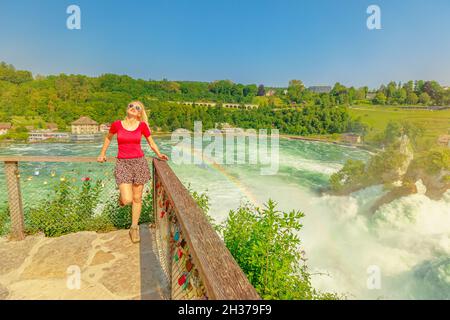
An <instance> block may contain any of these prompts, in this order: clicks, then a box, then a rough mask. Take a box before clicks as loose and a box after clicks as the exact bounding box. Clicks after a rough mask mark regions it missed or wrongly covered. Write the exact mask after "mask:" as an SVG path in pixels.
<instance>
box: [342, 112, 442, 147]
mask: <svg viewBox="0 0 450 320" xmlns="http://www.w3.org/2000/svg"><path fill="white" fill-rule="evenodd" d="M350 114H351V116H352V117H353V118H355V119H356V118H358V117H360V118H361V121H362V122H363V123H366V124H367V125H368V126H369V132H368V134H367V136H366V141H370V140H372V139H373V138H374V137H375V135H376V134H378V133H381V132H382V131H383V130H384V129H385V128H386V125H387V123H388V122H389V121H391V120H393V121H410V122H412V123H414V124H416V125H419V126H422V127H423V128H424V129H425V132H424V137H423V138H424V139H427V140H436V139H437V137H438V136H439V135H442V134H449V133H450V109H446V110H440V111H430V110H408V109H402V108H401V107H394V106H355V107H351V108H350Z"/></svg>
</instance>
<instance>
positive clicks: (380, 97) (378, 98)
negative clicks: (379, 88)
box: [373, 92, 387, 105]
mask: <svg viewBox="0 0 450 320" xmlns="http://www.w3.org/2000/svg"><path fill="white" fill-rule="evenodd" d="M386 100H387V98H386V96H385V95H384V93H383V92H377V94H376V95H375V98H374V99H373V103H374V104H381V105H384V104H386Z"/></svg>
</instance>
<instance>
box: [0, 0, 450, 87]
mask: <svg viewBox="0 0 450 320" xmlns="http://www.w3.org/2000/svg"><path fill="white" fill-rule="evenodd" d="M70 4H76V5H79V6H80V8H81V13H82V17H81V21H82V22H81V23H82V29H81V30H68V29H67V28H66V19H67V17H68V15H67V14H66V8H67V7H68V6H69V5H70ZM371 4H377V5H378V6H380V8H381V23H382V29H381V30H372V31H370V30H368V29H367V27H366V19H367V17H368V15H367V13H366V9H367V7H368V6H369V5H371ZM0 60H3V61H6V62H8V63H12V64H14V65H15V66H16V67H17V68H18V69H27V70H31V71H32V72H33V73H35V74H37V73H39V74H59V73H67V74H70V73H81V74H87V75H99V74H102V73H117V74H128V75H130V76H132V77H136V78H143V79H162V78H167V79H170V80H200V81H212V80H217V79H230V80H233V81H235V82H241V83H256V84H259V83H263V84H266V85H275V86H285V85H287V83H288V81H289V80H290V79H301V80H303V82H304V83H305V84H306V85H320V84H333V83H335V82H337V81H339V82H341V83H343V84H346V85H354V86H361V85H369V87H378V86H379V85H380V84H381V83H386V82H388V81H390V80H395V81H406V80H409V79H424V80H428V79H435V80H437V81H439V82H441V83H442V84H444V85H450V1H448V0H428V1H425V0H386V1H385V0H371V1H366V0H341V1H336V0H310V1H303V0H277V1H275V0H270V1H269V0H148V1H143V0H128V1H121V0H120V1H119V0H71V1H66V0H40V1H35V0H29V1H25V0H1V1H0Z"/></svg>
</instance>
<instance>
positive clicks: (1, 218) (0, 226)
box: [0, 210, 9, 237]
mask: <svg viewBox="0 0 450 320" xmlns="http://www.w3.org/2000/svg"><path fill="white" fill-rule="evenodd" d="M8 224H9V214H8V211H7V210H5V211H1V210H0V237H1V236H4V235H6V233H7V232H8Z"/></svg>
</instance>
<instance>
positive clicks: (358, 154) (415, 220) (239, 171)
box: [0, 138, 450, 299]
mask: <svg viewBox="0 0 450 320" xmlns="http://www.w3.org/2000/svg"><path fill="white" fill-rule="evenodd" d="M156 141H157V143H158V145H159V146H160V149H161V150H162V152H164V153H166V154H168V155H169V156H170V155H171V151H172V143H171V141H170V139H169V138H156ZM100 148H101V144H99V143H90V144H57V143H53V144H33V145H28V144H14V145H10V146H4V147H0V155H7V154H9V155H52V156H54V155H57V156H97V155H98V152H99V150H100ZM116 150H117V146H116V145H115V144H112V145H111V147H110V149H109V151H108V155H109V156H114V155H115V153H116ZM147 154H151V153H150V151H149V148H147ZM279 155H280V161H279V170H278V172H277V174H275V175H271V176H263V175H261V174H260V168H261V166H260V165H249V164H244V165H220V166H219V165H194V164H173V163H171V166H172V168H173V170H174V171H175V172H176V174H177V175H178V177H179V178H180V180H181V181H182V182H183V183H184V184H185V185H188V184H190V185H191V188H192V189H194V190H196V191H200V192H207V193H208V195H209V197H210V199H211V209H210V214H211V215H212V216H213V217H214V218H215V219H216V220H219V221H223V220H224V219H226V217H227V215H228V212H229V210H231V209H235V208H237V207H238V206H239V205H240V204H241V203H243V202H248V201H249V202H252V203H254V204H256V205H262V204H263V203H264V202H266V201H267V200H268V199H269V198H272V199H273V200H275V201H276V202H277V203H278V205H279V208H281V209H283V210H292V209H297V210H301V211H303V212H304V213H305V214H306V216H305V218H304V221H303V224H304V228H303V230H302V231H301V234H300V236H301V238H302V240H303V247H304V249H305V251H306V255H307V258H308V265H309V267H310V271H311V272H312V273H314V274H315V275H314V276H313V285H314V286H315V287H317V288H319V289H321V290H327V291H335V292H338V293H342V294H346V295H347V297H348V298H363V299H375V298H385V299H393V298H406V299H410V298H418V299H427V298H440V299H445V298H446V299H450V192H447V194H446V196H445V197H444V199H442V200H440V201H434V200H431V199H429V198H427V197H426V196H424V195H422V194H417V195H412V196H408V197H404V198H401V199H398V200H396V201H394V202H392V203H390V204H387V205H385V206H383V207H381V208H380V209H379V210H378V211H377V212H376V213H375V214H373V215H368V208H370V206H371V205H372V204H373V203H374V202H375V201H376V200H377V199H378V198H379V197H380V196H381V195H382V194H383V188H382V187H381V186H374V187H371V188H367V189H365V190H362V191H360V192H357V193H354V194H351V195H349V196H329V195H322V194H321V193H320V192H319V191H320V190H321V189H322V188H324V187H326V186H327V185H328V179H329V177H330V175H331V174H332V173H334V172H336V171H338V170H339V169H340V168H341V167H342V165H343V164H344V163H345V161H346V160H347V159H350V158H352V159H361V160H367V159H368V158H369V155H368V154H367V153H366V152H364V151H362V150H359V149H355V148H349V147H343V146H338V145H333V144H326V143H318V142H306V141H299V140H280V150H279ZM194 156H195V154H194ZM20 169H21V182H22V187H23V190H24V198H25V197H28V198H30V199H35V198H36V197H45V195H46V194H47V192H49V190H50V188H51V185H52V184H55V183H57V181H58V179H60V178H61V177H63V176H64V177H65V178H67V179H74V181H81V179H82V178H83V177H86V176H88V177H90V178H93V179H94V180H95V179H97V178H100V177H101V178H102V179H104V181H105V183H106V184H107V185H108V186H110V188H111V190H113V189H114V181H113V177H112V165H107V164H97V163H93V164H87V165H76V164H72V165H62V164H49V165H47V166H39V165H37V164H22V165H21V168H20ZM36 170H38V171H39V175H35V174H34V173H35V172H36ZM52 173H54V177H52ZM30 177H32V178H31V179H29V178H30ZM2 179H4V176H3V172H1V173H0V181H2ZM45 182H47V183H46V184H44V183H45ZM0 188H3V189H4V188H5V187H4V184H1V185H0ZM1 191H4V190H0V192H1ZM1 194H3V196H4V195H5V193H4V192H1ZM373 270H375V273H374V272H373ZM374 277H375V278H376V279H377V280H376V281H375V283H376V285H375V286H374V285H373V284H372V285H370V283H371V281H372V280H373V279H374ZM368 282H370V283H369V284H368Z"/></svg>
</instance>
